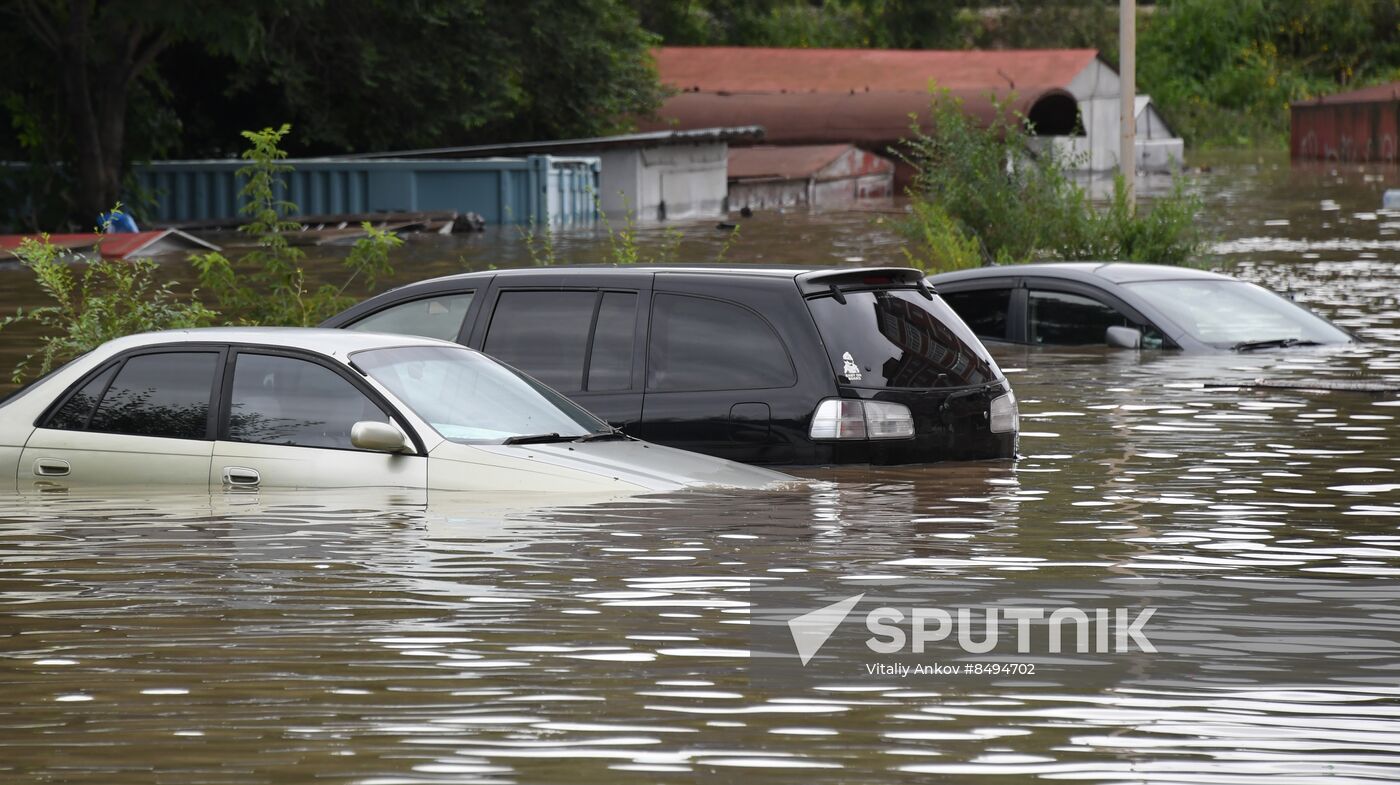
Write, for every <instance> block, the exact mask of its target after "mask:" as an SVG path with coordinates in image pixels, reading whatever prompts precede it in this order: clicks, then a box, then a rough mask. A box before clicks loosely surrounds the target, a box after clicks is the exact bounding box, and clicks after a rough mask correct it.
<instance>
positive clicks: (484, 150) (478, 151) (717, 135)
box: [337, 125, 763, 159]
mask: <svg viewBox="0 0 1400 785" xmlns="http://www.w3.org/2000/svg"><path fill="white" fill-rule="evenodd" d="M762 138H763V129H762V128H760V127H758V126H756V125H740V126H734V127H723V128H693V129H690V130H683V131H677V130H664V131H649V132H646V133H637V134H618V135H616V136H594V137H589V138H586V139H549V140H545V141H540V142H512V143H508V144H483V145H472V146H469V147H433V148H427V149H423V150H396V151H392V152H387V153H358V154H355V155H341V156H337V158H353V159H365V158H487V157H490V156H497V155H504V156H512V155H529V154H549V153H565V154H572V155H584V154H587V153H590V152H595V151H599V150H617V149H633V148H642V147H660V146H662V145H676V144H713V143H716V142H750V143H752V142H756V141H759V140H761V139H762Z"/></svg>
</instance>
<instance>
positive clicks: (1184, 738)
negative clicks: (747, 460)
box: [0, 165, 1400, 784]
mask: <svg viewBox="0 0 1400 785" xmlns="http://www.w3.org/2000/svg"><path fill="white" fill-rule="evenodd" d="M1374 173H1375V172H1374V171H1373V170H1358V169H1354V168H1353V169H1349V170H1347V171H1346V172H1339V173H1337V174H1332V173H1330V170H1305V171H1292V172H1290V171H1289V170H1287V169H1286V168H1284V169H1273V168H1270V165H1263V166H1254V165H1250V166H1247V167H1246V166H1236V167H1234V168H1221V169H1217V170H1216V171H1215V172H1213V173H1212V174H1211V175H1209V179H1208V180H1207V181H1206V182H1205V183H1204V185H1203V187H1204V188H1205V189H1206V192H1207V195H1208V197H1209V198H1210V199H1211V200H1212V204H1213V205H1214V206H1215V207H1217V208H1219V209H1216V210H1213V211H1212V220H1215V221H1217V222H1219V223H1220V225H1221V227H1222V231H1225V232H1227V233H1228V236H1230V237H1232V238H1235V240H1236V241H1235V242H1234V244H1233V245H1228V246H1227V247H1225V248H1223V249H1222V250H1225V251H1227V253H1226V259H1227V261H1229V262H1230V264H1231V265H1232V267H1233V269H1234V271H1235V272H1236V273H1238V274H1240V275H1242V276H1244V277H1246V278H1249V279H1250V280H1255V281H1260V282H1262V283H1265V284H1267V285H1270V286H1272V287H1274V288H1277V289H1281V290H1286V291H1292V292H1294V293H1295V295H1296V296H1297V297H1298V299H1300V300H1302V301H1304V302H1307V303H1308V304H1309V305H1311V306H1313V307H1316V308H1318V309H1319V310H1322V311H1324V312H1326V313H1327V314H1329V315H1331V316H1333V317H1334V318H1335V319H1336V320H1337V321H1339V322H1340V323H1342V324H1344V325H1345V326H1347V327H1348V328H1349V329H1352V330H1355V331H1357V332H1359V333H1361V334H1363V335H1364V336H1366V337H1367V338H1369V339H1371V343H1369V344H1367V345H1363V346H1359V347H1348V348H1341V349H1332V350H1302V351H1299V350H1292V351H1286V352H1259V353H1254V354H1245V355H1236V354H1222V355H1218V356H1210V357H1204V358H1202V357H1185V356H1175V355H1170V354H1160V353H1151V352H1148V353H1143V354H1137V353H1129V352H1112V351H1105V350H1075V351H1050V350H1025V349H998V350H995V351H994V354H995V355H996V358H997V360H998V362H999V363H1000V364H1001V366H1002V368H1003V369H1005V370H1007V371H1008V373H1009V375H1010V377H1011V379H1012V381H1013V383H1014V384H1015V387H1016V391H1017V395H1018V398H1019V399H1020V401H1021V410H1022V427H1023V428H1024V433H1023V435H1022V440H1021V453H1022V458H1021V459H1020V460H1018V461H1016V462H1014V463H1011V462H994V463H975V464H960V465H944V466H933V467H897V468H881V469H870V468H865V467H854V468H840V469H817V470H812V471H810V472H807V473H808V474H809V475H810V476H812V477H814V478H816V479H818V480H821V481H822V482H819V483H817V484H815V485H814V487H812V488H811V489H805V490H801V491H788V492H782V493H776V494H744V495H737V494H722V493H696V494H686V495H676V496H666V497H652V496H641V497H632V498H615V499H605V500H587V499H578V500H568V501H556V502H554V504H555V505H556V506H555V507H553V508H550V509H537V508H530V507H528V506H525V505H523V504H522V500H519V499H491V498H481V497H457V498H435V499H433V501H432V504H430V505H429V506H428V507H421V506H414V505H412V504H409V503H408V502H409V501H410V500H407V499H396V498H393V497H382V496H365V497H355V496H346V495H344V494H337V495H336V496H334V497H330V498H326V497H317V496H310V495H299V496H269V495H262V496H257V495H245V494H237V495H230V496H224V495H222V494H218V495H214V496H207V495H206V496H188V497H164V498H158V497H146V496H140V495H137V496H117V497H107V498H102V499H97V498H81V497H79V496H76V495H73V496H68V495H62V494H58V495H54V494H37V493H30V494H25V495H23V496H18V497H6V498H4V499H0V588H3V597H2V598H0V653H3V655H4V660H3V666H0V683H3V696H4V697H3V698H0V781H6V782H9V781H13V782H33V781H64V782H90V783H104V784H108V783H149V782H172V783H175V782H178V783H184V782H219V783H245V782H307V781H311V780H313V779H315V780H318V781H328V782H347V783H385V784H387V783H417V782H451V783H462V782H492V783H505V782H562V781H568V782H598V783H604V782H639V783H651V782H683V781H697V780H700V781H715V782H739V781H744V782H749V781H765V782H767V781H772V782H811V781H813V780H814V779H816V778H820V779H821V780H822V781H832V782H868V783H884V782H891V781H907V782H928V781H937V782H959V783H961V782H970V781H977V782H989V783H1001V782H1007V783H1011V782H1027V781H1033V780H1041V779H1044V780H1073V781H1087V782H1099V783H1120V782H1150V783H1184V782H1190V783H1206V782H1209V783H1252V782H1257V781H1260V780H1261V779H1262V778H1263V777H1264V776H1266V775H1267V776H1269V777H1270V778H1271V781H1278V782H1309V783H1312V782H1319V783H1320V782H1328V783H1333V782H1371V781H1381V780H1393V779H1396V778H1397V776H1400V766H1398V765H1397V764H1400V754H1398V753H1397V751H1396V750H1397V746H1400V687H1397V686H1396V678H1395V677H1396V669H1397V667H1400V664H1398V663H1400V658H1397V657H1396V652H1395V651H1394V650H1393V649H1392V648H1389V647H1388V646H1389V644H1388V643H1387V642H1388V641H1393V640H1394V639H1395V637H1396V629H1397V627H1400V613H1397V610H1396V608H1397V605H1396V603H1394V602H1393V601H1389V600H1388V599H1387V598H1393V596H1394V590H1395V579H1396V576H1397V574H1400V531H1397V523H1400V471H1397V470H1400V449H1397V446H1396V445H1395V442H1394V439H1393V436H1394V434H1395V420H1396V417H1397V416H1400V400H1397V399H1396V397H1395V395H1394V394H1388V393H1382V394H1370V393H1337V392H1324V391H1319V390H1310V389H1296V390H1294V389H1286V390H1281V389H1260V388H1254V387H1249V386H1247V385H1248V384H1249V383H1251V382H1253V381H1254V380H1257V379H1269V380H1304V381H1306V380H1348V379H1357V378H1367V379H1372V380H1383V381H1395V382H1400V367H1397V362H1396V359H1395V354H1394V352H1393V350H1392V345H1393V342H1395V341H1396V340H1398V339H1400V333H1397V329H1400V311H1397V305H1396V294H1395V293H1396V292H1397V291H1400V287H1397V280H1396V279H1397V273H1396V272H1395V266H1394V264H1393V262H1394V256H1393V254H1394V250H1393V249H1391V248H1390V247H1389V246H1388V245H1386V243H1389V242H1391V241H1393V240H1394V239H1395V236H1394V231H1395V229H1396V228H1397V227H1400V219H1397V218H1395V217H1390V216H1386V215H1385V214H1383V213H1382V214H1378V215H1377V217H1376V218H1374V219H1371V218H1366V217H1362V214H1363V213H1366V212H1368V211H1369V212H1375V208H1376V207H1377V206H1378V205H1379V189H1380V188H1381V185H1382V184H1381V183H1379V182H1378V181H1376V180H1369V179H1366V178H1368V177H1372V176H1373V175H1374ZM1372 197H1374V198H1372ZM1330 204H1336V205H1339V206H1338V208H1337V209H1331V207H1330ZM771 220H773V221H774V222H775V225H782V224H781V221H782V220H789V219H776V218H775V219H771ZM870 220H871V216H870V215H857V216H854V217H853V216H850V215H846V216H841V217H838V218H836V219H833V220H831V221H825V222H824V221H812V220H810V219H809V221H808V223H802V224H801V226H802V227H804V228H801V230H800V231H798V232H794V236H793V237H790V238H788V239H786V240H783V239H781V238H778V237H776V236H768V235H765V234H764V233H763V232H762V231H761V230H760V228H755V230H754V231H752V232H750V231H749V229H750V227H747V226H746V228H745V230H744V239H743V240H742V241H741V243H740V245H738V246H736V247H735V249H734V250H733V252H732V253H733V254H734V255H735V256H736V257H739V258H741V259H742V260H746V261H765V260H771V259H773V258H775V257H780V256H782V257H786V258H787V259H788V260H793V259H794V255H797V254H800V253H803V252H809V251H810V249H811V248H818V249H821V252H822V253H823V254H827V253H828V252H829V251H830V249H831V246H830V244H829V242H828V240H829V239H830V237H831V234H832V233H833V232H835V233H839V234H841V236H842V237H844V238H845V239H844V241H843V245H842V246H841V247H839V248H838V249H836V253H839V254H842V255H843V256H841V257H840V258H845V257H848V256H849V257H855V256H862V257H864V258H867V259H869V260H870V261H888V260H890V259H891V258H892V252H891V251H890V250H889V249H890V246H889V245H888V242H889V241H888V238H886V240H881V239H880V238H881V237H885V235H881V234H880V232H881V231H883V230H881V229H879V228H878V227H876V228H874V229H868V230H867V229H866V228H862V227H867V228H868V227H870V226H871V224H870ZM794 221H796V219H790V223H789V224H788V225H789V226H791V225H792V222H794ZM1281 221H1287V223H1286V224H1284V223H1279V222H1281ZM1388 224H1394V225H1388ZM832 227H835V228H832ZM701 229H704V230H707V231H713V230H712V229H710V228H709V227H697V229H696V231H700V230H701ZM868 238H874V239H870V244H869V245H863V243H865V241H866V240H867V239H868ZM1248 238H1265V239H1262V240H1260V239H1255V240H1250V241H1249V242H1247V243H1246V242H1238V241H1239V240H1244V239H1248ZM1269 238H1272V239H1269ZM463 242H464V248H466V250H460V249H458V250H457V251H454V255H451V256H443V255H441V254H439V255H438V256H436V257H434V258H435V259H436V261H434V262H433V264H432V265H429V268H430V269H432V271H433V272H440V271H446V270H448V269H453V268H455V267H458V266H460V264H461V263H460V262H459V261H458V260H457V259H456V256H455V254H456V253H457V252H460V253H469V254H471V255H472V260H478V261H479V260H482V259H484V258H485V257H486V256H488V255H489V254H488V253H487V252H486V251H485V250H483V249H485V248H486V247H487V246H484V245H481V246H477V245H473V243H479V242H482V241H481V239H480V238H477V239H473V240H467V241H463ZM578 242H579V243H580V244H581V246H586V244H585V243H584V242H583V241H578ZM697 242H699V241H697ZM882 242H884V243H886V244H885V245H882V244H881V243H882ZM742 249H748V250H747V252H748V253H750V254H751V255H750V256H747V257H745V256H743V253H741V250H742ZM418 252H421V253H424V254H429V255H431V254H430V253H429V252H428V251H425V250H423V249H422V248H419V249H418ZM798 260H801V259H798ZM473 263H475V261H473ZM13 276H14V273H12V272H9V271H0V277H4V278H7V279H9V278H12V277H13ZM4 291H7V292H10V294H9V295H6V296H9V297H12V298H14V297H23V296H25V295H23V294H22V292H23V290H22V289H4ZM15 292H20V294H15ZM12 343H13V341H10V342H7V346H6V349H7V351H11V352H13V351H16V347H14V346H13V345H12ZM524 501H527V502H528V500H524ZM894 578H922V579H932V580H937V581H940V582H945V583H948V584H949V585H951V586H958V585H960V584H961V583H962V582H966V584H967V585H969V586H972V585H982V584H984V583H985V582H986V581H989V580H991V581H1000V582H1001V584H1002V585H1004V586H1008V587H1011V588H1012V589H1015V588H1018V587H1027V588H1028V587H1031V586H1033V585H1041V584H1045V583H1050V582H1057V583H1061V584H1065V583H1070V582H1073V583H1074V584H1075V585H1077V586H1084V587H1092V589H1093V590H1094V591H1097V592H1100V593H1103V594H1104V595H1105V596H1113V595H1114V592H1117V591H1120V589H1119V588H1118V587H1122V586H1125V585H1128V584H1126V583H1125V582H1134V581H1150V582H1151V585H1152V587H1153V588H1152V592H1154V595H1153V596H1154V597H1155V598H1156V599H1155V600H1154V601H1155V602H1157V603H1159V604H1160V605H1161V606H1162V607H1163V609H1164V610H1163V613H1164V614H1165V613H1171V614H1175V615H1176V618H1179V619H1180V618H1196V619H1198V620H1199V628H1200V629H1202V630H1206V631H1208V632H1209V631H1212V630H1216V631H1223V630H1227V629H1234V630H1237V631H1238V630H1243V631H1246V632H1249V633H1251V634H1254V635H1257V636H1260V637H1261V639H1262V640H1264V641H1267V645H1266V646H1264V647H1262V648H1258V649H1253V650H1252V649H1250V642H1249V636H1248V635H1244V633H1243V632H1242V633H1241V636H1242V637H1239V638H1231V640H1232V641H1233V643H1231V644H1229V645H1226V644H1224V643H1222V644H1221V648H1220V653H1219V654H1218V656H1216V655H1212V656H1206V657H1204V659H1203V660H1202V661H1201V663H1200V667H1199V668H1198V669H1197V670H1196V671H1194V672H1190V671H1188V672H1184V673H1183V672H1180V671H1173V672H1172V675H1170V676H1168V675H1167V670H1166V668H1165V665H1164V664H1163V662H1161V661H1154V660H1151V659H1142V660H1139V661H1135V664H1134V665H1133V666H1132V667H1123V668H1117V669H1114V670H1112V672H1110V671H1108V670H1101V669H1096V668H1094V667H1092V666H1091V665H1089V664H1087V663H1083V664H1081V663H1079V662H1077V661H1074V660H1072V659H1071V660H1069V661H1068V662H1066V663H1062V664H1061V665H1060V667H1058V668H1056V669H1054V670H1052V671H1049V672H1046V673H1043V674H1039V675H1037V676H1036V677H1034V678H1030V677H1000V678H989V677H979V678H971V677H961V678H943V679H933V678H929V679H923V680H886V681H878V680H864V681H847V682H843V683H829V684H816V685H807V686H800V687H797V686H791V685H783V684H780V683H767V682H761V681H754V680H751V679H750V678H749V675H748V673H747V667H746V663H747V657H746V655H747V652H748V650H749V646H750V638H749V629H748V621H749V617H748V608H749V595H750V588H751V587H754V586H762V587H773V586H783V585H801V584H805V583H807V582H825V583H828V584H830V583H839V584H845V585H850V586H854V587H860V586H862V585H867V584H869V583H870V582H872V581H877V580H888V579H894ZM1261 586H1262V587H1277V590H1278V591H1277V597H1276V600H1277V602H1276V603H1275V605H1274V606H1272V610H1269V611H1268V612H1265V613H1258V614H1255V615H1253V616H1251V615H1250V614H1241V613H1240V612H1239V608H1240V607H1241V606H1240V604H1239V600H1240V598H1241V597H1243V596H1245V595H1246V594H1247V593H1248V592H1249V591H1256V592H1257V591H1258V590H1259V588H1260V587H1261ZM860 590H861V589H860V588H855V589H853V593H854V592H855V591H860ZM1122 591H1128V592H1129V593H1131V591H1132V590H1127V589H1123V590H1122ZM1338 592H1341V593H1343V594H1345V595H1346V596H1347V597H1348V602H1349V603H1351V605H1350V606H1349V607H1352V608H1355V609H1359V612H1360V613H1361V614H1362V615H1360V616H1354V617H1347V616H1336V615H1328V614H1327V613H1325V612H1319V611H1318V609H1322V608H1326V607H1329V606H1327V605H1326V604H1325V603H1322V600H1321V599H1320V598H1321V597H1322V595H1323V594H1327V593H1333V594H1336V593H1338ZM1231 625H1234V626H1233V627H1232V626H1231ZM1251 625H1252V626H1251ZM1231 635H1233V633H1231ZM1224 636H1225V633H1223V632H1222V633H1221V640H1224ZM1368 640H1369V641H1374V642H1375V648H1374V649H1372V650H1365V649H1364V648H1362V647H1363V643H1362V642H1364V641H1368ZM1344 642H1345V643H1344ZM1242 652H1245V653H1242Z"/></svg>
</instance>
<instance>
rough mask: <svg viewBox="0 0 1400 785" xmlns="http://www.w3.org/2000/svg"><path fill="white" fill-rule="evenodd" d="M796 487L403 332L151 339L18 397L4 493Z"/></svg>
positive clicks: (136, 338) (76, 365)
mask: <svg viewBox="0 0 1400 785" xmlns="http://www.w3.org/2000/svg"><path fill="white" fill-rule="evenodd" d="M12 480H14V481H16V483H17V484H16V485H10V483H11V481H12ZM793 481H794V480H793V478H791V477H789V476H787V475H784V474H780V473H778V472H773V471H767V470H764V469H757V468H753V467H749V466H745V465H742V464H737V463H733V462H730V461H724V460H719V459H716V458H710V457H707V456H703V455H698V454H695V453H690V452H684V451H681V450H674V449H670V448H667V447H661V446H658V445H653V444H647V443H645V442H640V441H637V440H635V439H630V438H628V437H626V436H623V435H621V434H620V433H617V432H616V431H615V430H614V429H612V428H610V427H609V426H608V425H607V424H605V423H603V422H602V421H601V420H599V419H597V418H596V417H594V416H593V415H591V414H589V413H588V412H586V411H584V410H583V409H581V408H580V407H579V406H578V405H577V404H574V403H572V402H570V401H569V400H568V399H567V398H565V397H564V396H562V395H560V394H559V393H556V392H555V391H553V390H551V389H550V388H548V387H546V386H544V385H543V384H540V383H539V382H537V381H535V380H534V379H532V378H530V377H529V376H526V375H524V374H522V373H519V372H517V371H515V370H514V369H511V368H510V367H508V366H505V365H502V364H501V363H498V362H496V361H495V360H492V359H491V358H489V357H487V356H485V355H483V354H481V353H479V352H475V351H472V350H470V349H466V348H463V347H461V346H459V345H457V344H453V343H449V342H446V341H439V340H434V339H430V338H414V337H408V336H403V335H378V334H374V333H359V332H350V331H346V330H316V329H288V328H258V327H247V328H211V329H201V330H180V331H169V332H159V333H147V334H143V335H133V336H129V337H126V338H121V339H118V340H115V341H111V342H109V343H106V344H103V345H102V346H101V347H99V348H97V349H96V350H94V351H92V352H90V353H88V354H86V355H84V356H82V357H80V358H78V359H76V360H73V361H72V362H70V363H68V364H67V365H65V366H63V367H62V368H60V369H58V370H57V371H55V372H54V373H52V374H50V375H49V376H47V377H45V378H43V379H41V380H39V381H38V382H36V383H35V384H33V385H31V386H30V387H28V388H26V389H24V390H22V391H21V392H19V393H17V394H16V395H14V396H12V397H11V398H9V399H8V400H6V401H4V402H3V403H0V488H3V487H5V486H10V487H13V488H17V489H18V490H31V489H33V488H36V487H37V488H40V489H44V488H66V487H79V486H87V485H93V486H99V485H100V486H124V487H127V488H134V489H140V488H143V487H145V486H153V485H159V486H184V487H189V486H198V487H200V488H201V489H202V488H204V487H205V486H207V487H209V488H210V489H220V488H223V489H234V488H365V487H393V488H413V489H424V490H443V491H507V492H528V493H536V492H565V493H580V492H583V493H591V492H603V493H612V492H619V493H636V492H649V491H672V490H679V489H683V488H695V487H738V488H765V487H776V486H781V485H783V484H786V483H791V482H793Z"/></svg>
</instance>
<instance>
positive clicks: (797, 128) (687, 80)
mask: <svg viewBox="0 0 1400 785" xmlns="http://www.w3.org/2000/svg"><path fill="white" fill-rule="evenodd" d="M654 54H655V57H656V64H657V71H658V73H659V75H660V77H661V81H662V82H663V83H664V84H666V85H668V86H670V87H673V88H675V89H677V90H679V92H678V93H676V94H674V95H672V96H671V97H669V98H668V99H666V102H665V103H664V104H663V106H662V107H661V109H660V110H659V111H658V112H657V117H656V118H652V119H644V120H642V121H641V122H640V125H641V127H643V128H652V129H662V128H703V127H707V126H716V125H750V124H752V125H761V126H763V129H764V132H765V133H764V139H765V141H767V142H771V143H777V144H827V143H833V142H854V143H857V144H861V145H864V146H868V147H879V146H885V145H892V144H895V143H896V142H898V141H899V140H901V139H905V138H907V137H909V136H910V126H911V123H912V122H913V121H912V120H911V116H913V117H917V118H918V122H919V123H920V124H921V125H925V124H926V123H927V120H928V116H929V105H930V102H931V92H930V91H931V90H934V89H939V90H946V91H947V92H948V93H949V94H951V96H952V97H954V98H957V99H958V100H960V101H961V102H962V108H963V111H964V112H966V113H967V114H969V115H970V116H972V117H974V118H976V119H977V120H978V121H979V122H981V123H984V124H987V123H990V122H991V120H992V119H993V118H994V117H996V116H997V114H998V112H999V111H1002V109H1003V108H1004V109H1008V110H1014V111H1016V112H1020V113H1021V114H1023V115H1026V116H1027V117H1029V118H1030V119H1031V121H1032V122H1033V123H1035V124H1036V127H1037V128H1039V129H1040V132H1041V133H1045V134H1053V135H1060V134H1067V133H1070V132H1071V131H1072V130H1073V128H1074V127H1075V124H1076V121H1077V119H1078V111H1079V110H1078V103H1077V101H1076V100H1075V98H1074V96H1073V95H1072V94H1071V93H1070V91H1069V87H1070V84H1071V83H1072V82H1073V81H1074V79H1075V77H1077V76H1078V75H1079V74H1081V73H1083V72H1084V71H1085V69H1088V68H1091V67H1093V66H1094V64H1095V63H1096V62H1099V61H1098V53H1097V52H1096V51H1094V50H1092V49H1033V50H1016V51H966V52H965V51H957V52H948V51H926V50H925V51H909V50H884V49H775V48H764V47H662V48H660V49H656V50H654ZM998 104H1004V107H1003V108H999V107H998Z"/></svg>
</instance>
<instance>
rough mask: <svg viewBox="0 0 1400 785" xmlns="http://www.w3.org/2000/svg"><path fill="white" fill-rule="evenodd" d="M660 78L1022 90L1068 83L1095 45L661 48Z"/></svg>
mask: <svg viewBox="0 0 1400 785" xmlns="http://www.w3.org/2000/svg"><path fill="white" fill-rule="evenodd" d="M653 55H654V56H655V58H656V67H657V72H658V73H659V74H660V76H661V81H662V83H664V84H667V85H671V86H673V87H676V88H677V89H680V90H689V91H694V90H696V89H697V88H698V89H699V90H700V91H701V92H731V93H739V92H750V93H752V92H804V93H806V92H819V93H849V92H851V91H855V92H864V91H880V92H892V91H893V92H917V93H925V92H927V91H928V88H929V82H930V80H935V81H936V82H937V84H938V86H939V87H947V88H950V89H952V90H955V91H961V90H984V91H985V90H1011V89H1014V90H1016V91H1017V92H1028V91H1032V90H1046V89H1051V88H1059V89H1061V90H1064V89H1067V88H1068V87H1069V84H1070V82H1072V81H1074V78H1075V77H1076V76H1078V75H1079V74H1080V73H1081V72H1082V71H1083V70H1084V69H1085V68H1087V67H1089V65H1090V64H1092V63H1093V62H1094V59H1095V58H1096V57H1098V52H1097V51H1095V50H1093V49H1016V50H992V51H988V50H978V51H931V50H907V49H899V50H895V49H777V48H766V47H741V46H694V47H691V46H666V47H661V48H658V49H656V50H654V51H653Z"/></svg>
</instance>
